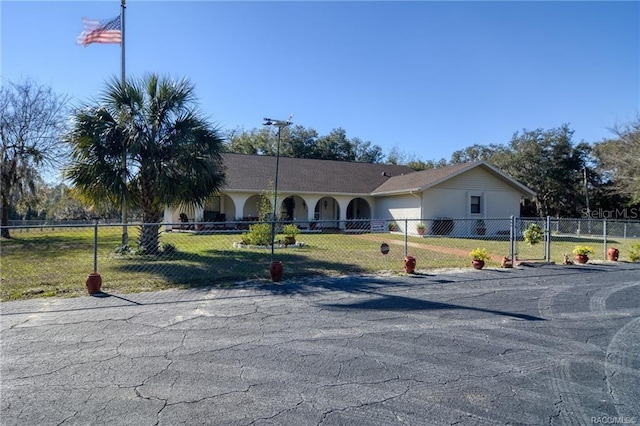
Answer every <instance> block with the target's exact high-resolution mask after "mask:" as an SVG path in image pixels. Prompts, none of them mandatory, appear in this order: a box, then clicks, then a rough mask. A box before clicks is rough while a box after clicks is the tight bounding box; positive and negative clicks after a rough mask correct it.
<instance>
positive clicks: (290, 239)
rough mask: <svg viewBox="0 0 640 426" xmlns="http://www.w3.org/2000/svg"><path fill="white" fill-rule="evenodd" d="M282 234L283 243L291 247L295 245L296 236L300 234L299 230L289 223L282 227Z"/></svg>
mask: <svg viewBox="0 0 640 426" xmlns="http://www.w3.org/2000/svg"><path fill="white" fill-rule="evenodd" d="M282 233H283V234H284V243H285V244H286V245H293V244H295V243H296V235H298V234H299V233H300V230H299V229H298V227H297V226H296V225H294V224H292V223H289V224H287V225H285V226H283V227H282Z"/></svg>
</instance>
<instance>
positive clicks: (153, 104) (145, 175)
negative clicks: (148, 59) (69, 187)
mask: <svg viewBox="0 0 640 426" xmlns="http://www.w3.org/2000/svg"><path fill="white" fill-rule="evenodd" d="M66 141H67V142H68V143H69V144H70V145H71V147H72V162H71V164H70V165H69V166H68V167H67V169H66V170H65V176H66V177H67V178H68V179H69V180H70V181H71V183H72V184H73V185H74V186H75V187H76V189H78V190H79V191H80V192H81V193H82V194H83V195H84V196H85V197H88V198H89V199H91V200H93V201H95V202H97V203H104V202H111V203H114V204H116V205H117V203H119V202H120V200H122V197H123V196H124V197H126V200H127V204H128V206H131V207H138V208H140V209H141V211H142V213H143V218H142V219H143V225H142V230H141V233H140V240H139V241H138V244H139V248H141V249H142V250H143V251H144V252H145V253H156V252H157V251H158V247H159V230H160V222H161V219H162V214H163V211H164V207H165V206H167V205H179V204H182V205H197V204H202V203H203V202H204V201H205V200H206V199H207V198H208V197H209V196H210V195H211V194H213V193H215V192H217V191H219V189H220V187H221V186H222V184H223V183H224V169H223V163H222V157H221V154H222V149H223V145H222V144H223V139H222V137H221V136H220V134H219V131H218V129H217V128H215V127H212V126H211V125H210V124H209V123H208V122H207V121H206V120H205V119H204V118H203V117H202V116H201V114H200V113H199V112H198V110H197V109H196V98H195V96H194V86H193V85H192V84H191V83H190V82H189V81H188V80H186V79H185V80H182V81H173V80H170V79H168V78H161V77H158V76H157V75H155V74H151V75H147V76H145V77H144V78H141V79H137V80H136V79H134V80H128V81H126V82H125V83H122V82H120V81H118V80H116V79H112V80H111V81H110V82H108V83H107V85H106V89H105V90H104V92H103V94H102V96H101V97H100V99H99V100H98V102H97V103H95V104H94V105H86V106H85V107H84V108H81V109H79V110H77V111H76V112H75V114H74V116H73V124H72V130H71V131H70V132H69V133H68V135H67V137H66ZM124 238H125V237H124V236H123V240H124ZM123 244H126V242H125V241H123Z"/></svg>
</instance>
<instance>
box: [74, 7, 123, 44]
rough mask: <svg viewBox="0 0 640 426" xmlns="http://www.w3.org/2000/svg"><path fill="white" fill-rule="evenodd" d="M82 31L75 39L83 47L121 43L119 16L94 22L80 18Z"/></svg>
mask: <svg viewBox="0 0 640 426" xmlns="http://www.w3.org/2000/svg"><path fill="white" fill-rule="evenodd" d="M82 24H83V30H82V34H80V36H79V37H78V39H77V42H78V44H81V45H83V46H86V45H89V44H91V43H105V44H120V43H122V31H121V28H120V15H118V16H117V17H115V18H112V19H106V20H102V21H99V20H96V19H87V18H82Z"/></svg>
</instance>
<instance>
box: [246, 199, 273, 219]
mask: <svg viewBox="0 0 640 426" xmlns="http://www.w3.org/2000/svg"><path fill="white" fill-rule="evenodd" d="M263 202H264V203H266V204H267V205H268V206H269V211H273V210H272V207H271V206H272V204H271V200H269V199H266V198H265V199H264V200H263V198H262V197H261V196H260V195H259V194H255V195H252V196H251V197H249V198H247V201H245V203H244V206H243V207H242V220H250V221H255V220H260V204H261V203H263ZM269 216H271V215H269Z"/></svg>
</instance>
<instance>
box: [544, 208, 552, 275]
mask: <svg viewBox="0 0 640 426" xmlns="http://www.w3.org/2000/svg"><path fill="white" fill-rule="evenodd" d="M544 261H545V262H547V263H549V262H551V216H547V220H546V222H545V225H544Z"/></svg>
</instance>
